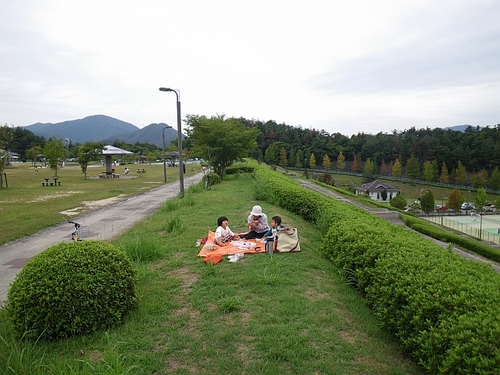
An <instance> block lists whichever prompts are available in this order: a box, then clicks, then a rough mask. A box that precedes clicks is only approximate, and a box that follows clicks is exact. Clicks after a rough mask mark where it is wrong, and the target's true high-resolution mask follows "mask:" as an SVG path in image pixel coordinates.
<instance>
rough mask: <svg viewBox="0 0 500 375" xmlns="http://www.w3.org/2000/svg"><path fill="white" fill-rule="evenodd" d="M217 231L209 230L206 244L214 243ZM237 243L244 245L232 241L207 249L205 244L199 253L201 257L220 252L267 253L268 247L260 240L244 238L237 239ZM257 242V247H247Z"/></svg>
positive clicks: (229, 253)
mask: <svg viewBox="0 0 500 375" xmlns="http://www.w3.org/2000/svg"><path fill="white" fill-rule="evenodd" d="M214 237H215V232H212V231H209V232H208V238H207V242H206V245H207V244H208V245H212V244H213V243H214ZM236 243H237V244H239V245H243V246H240V247H237V246H234V245H233V244H232V243H230V242H229V243H227V245H225V246H218V245H217V249H215V250H207V249H206V248H205V245H204V246H203V247H202V248H201V250H200V252H199V253H198V256H199V257H206V256H207V255H208V254H220V255H231V254H258V253H265V252H266V249H265V247H264V244H263V243H262V242H261V241H260V240H254V239H252V240H242V241H236ZM250 244H255V247H249V248H247V245H250Z"/></svg>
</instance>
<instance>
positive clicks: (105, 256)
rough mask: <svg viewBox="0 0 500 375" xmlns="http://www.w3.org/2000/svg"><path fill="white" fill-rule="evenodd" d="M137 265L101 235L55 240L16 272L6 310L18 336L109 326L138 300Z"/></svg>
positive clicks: (65, 334)
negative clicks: (96, 238) (92, 238)
mask: <svg viewBox="0 0 500 375" xmlns="http://www.w3.org/2000/svg"><path fill="white" fill-rule="evenodd" d="M135 280H136V271H135V269H134V267H133V265H132V263H131V262H130V260H129V259H128V258H127V256H126V254H125V253H124V252H123V251H122V250H121V249H119V248H117V247H115V246H113V245H111V244H108V243H106V242H102V241H81V242H71V243H60V244H58V245H54V246H51V247H49V248H48V249H46V250H45V251H43V252H42V253H40V254H38V255H37V256H35V257H34V258H32V259H31V260H30V261H29V262H28V263H27V264H26V265H25V266H24V267H23V269H22V270H21V272H20V273H19V274H18V275H17V276H16V278H15V280H14V282H13V283H12V286H11V288H10V290H9V293H8V304H7V310H8V311H9V314H10V318H11V321H12V323H13V325H14V329H15V332H16V334H17V335H18V336H19V337H26V338H30V339H38V338H41V339H56V338H65V337H71V336H76V335H82V334H87V333H91V332H95V331H97V330H101V329H106V328H108V327H111V326H114V325H116V324H118V323H119V322H121V321H122V319H123V317H124V316H125V315H126V314H127V313H128V312H129V311H131V309H132V308H133V307H134V305H135V302H136V295H135Z"/></svg>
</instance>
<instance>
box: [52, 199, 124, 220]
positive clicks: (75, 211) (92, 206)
mask: <svg viewBox="0 0 500 375" xmlns="http://www.w3.org/2000/svg"><path fill="white" fill-rule="evenodd" d="M61 196H62V195H61ZM124 197H126V195H125V194H120V195H118V196H116V197H111V198H106V199H100V200H98V201H82V202H80V203H81V204H82V205H83V206H81V207H75V208H71V209H69V210H66V211H61V214H63V215H66V216H75V215H79V214H81V213H82V212H85V211H89V210H96V209H98V208H101V207H105V206H109V205H110V204H113V203H116V202H119V201H121V200H123V198H124Z"/></svg>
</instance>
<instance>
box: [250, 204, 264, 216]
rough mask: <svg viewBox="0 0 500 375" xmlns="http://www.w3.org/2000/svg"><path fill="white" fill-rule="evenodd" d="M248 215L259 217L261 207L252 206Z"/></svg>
mask: <svg viewBox="0 0 500 375" xmlns="http://www.w3.org/2000/svg"><path fill="white" fill-rule="evenodd" d="M250 215H253V216H261V215H262V207H261V206H259V205H255V206H253V208H252V212H250Z"/></svg>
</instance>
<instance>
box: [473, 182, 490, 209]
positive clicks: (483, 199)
mask: <svg viewBox="0 0 500 375" xmlns="http://www.w3.org/2000/svg"><path fill="white" fill-rule="evenodd" d="M474 203H476V208H477V209H478V210H482V209H483V207H484V205H485V204H486V203H488V194H486V189H485V188H484V187H480V188H479V189H477V193H476V198H475V199H474Z"/></svg>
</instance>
